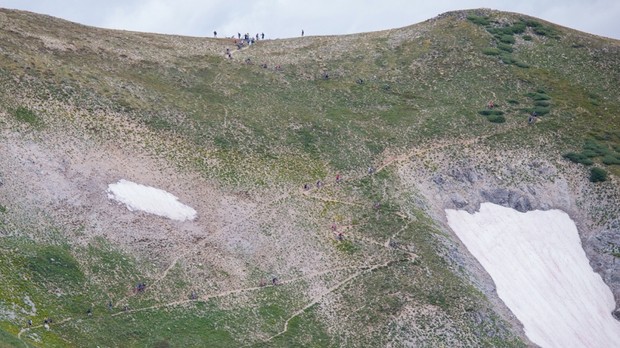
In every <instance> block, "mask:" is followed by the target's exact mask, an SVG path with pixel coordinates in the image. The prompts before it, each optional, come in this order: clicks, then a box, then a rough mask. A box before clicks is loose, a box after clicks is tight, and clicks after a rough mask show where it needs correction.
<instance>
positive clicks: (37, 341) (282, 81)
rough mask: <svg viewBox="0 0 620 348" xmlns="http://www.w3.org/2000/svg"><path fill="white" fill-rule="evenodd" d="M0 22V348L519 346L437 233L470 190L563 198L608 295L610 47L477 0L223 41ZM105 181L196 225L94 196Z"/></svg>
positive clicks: (612, 207)
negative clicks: (132, 188)
mask: <svg viewBox="0 0 620 348" xmlns="http://www.w3.org/2000/svg"><path fill="white" fill-rule="evenodd" d="M0 36H1V37H0V86H1V88H0V129H1V131H0V151H1V152H2V156H0V183H1V185H0V192H1V194H0V234H2V238H0V248H1V249H2V258H0V279H1V282H2V284H3V285H2V286H1V287H0V341H2V342H3V344H5V345H7V346H15V345H20V344H22V345H23V344H25V345H28V346H78V347H82V346H97V345H99V346H149V347H150V346H154V347H167V346H172V347H177V346H214V347H216V346H222V347H229V346H257V347H259V346H260V347H262V346H283V347H291V346H321V347H322V346H354V347H368V346H411V345H413V346H432V347H436V346H442V345H443V346H525V345H528V344H529V342H528V341H527V338H526V337H525V335H524V333H523V330H522V328H521V327H520V324H519V323H518V321H517V320H516V319H515V318H514V317H513V316H512V314H511V313H510V312H509V310H508V309H507V308H506V307H505V306H504V305H503V303H502V302H501V301H500V300H499V299H498V298H497V295H496V293H495V291H494V285H493V283H492V281H490V280H489V277H488V275H486V273H485V272H484V271H483V270H482V269H481V267H480V265H479V264H478V263H477V262H476V261H475V260H474V259H473V258H472V257H471V256H470V255H469V254H468V253H467V250H466V249H465V248H464V247H463V246H462V245H461V244H460V242H459V241H458V239H457V238H456V237H455V236H454V235H453V234H452V232H451V231H450V230H449V229H448V228H447V226H446V225H445V217H444V215H443V209H444V208H455V207H458V208H463V209H468V210H474V209H476V207H477V204H479V203H480V202H481V201H486V200H491V201H495V202H497V203H500V204H503V205H509V206H513V207H516V208H518V209H522V210H529V209H548V208H560V209H563V210H565V211H567V212H568V213H569V214H570V215H571V216H572V217H573V219H575V221H576V222H577V224H578V227H579V229H580V233H581V236H582V242H583V244H584V249H585V250H586V253H587V254H588V257H589V258H590V260H591V263H592V265H593V267H594V268H595V271H597V272H599V273H600V274H601V276H602V277H603V279H604V280H605V281H606V282H607V283H608V284H609V285H610V287H611V288H612V291H614V294H615V296H616V299H617V301H618V299H619V298H620V277H619V276H618V275H619V274H620V269H619V268H618V267H619V266H617V264H618V263H617V262H616V259H617V258H618V257H619V256H620V246H619V245H618V238H620V227H619V226H620V222H619V221H618V216H619V215H618V210H619V207H618V205H617V202H618V201H619V200H620V192H619V188H618V179H617V177H618V175H619V174H620V166H619V165H618V163H620V117H619V112H620V99H619V98H620V97H619V96H620V94H619V93H618V87H617V86H618V85H619V83H620V81H618V79H619V76H620V71H619V70H620V54H619V53H620V44H619V43H618V42H617V41H614V40H610V39H603V38H599V37H595V36H592V35H588V34H584V33H580V32H576V31H573V30H570V29H567V28H562V27H559V26H556V25H553V24H551V23H547V22H544V21H541V20H538V19H534V18H530V17H526V16H522V15H518V14H512V13H504V12H496V11H490V10H472V11H463V12H452V13H448V14H445V15H441V16H439V17H437V18H434V19H431V20H428V21H426V22H423V23H419V24H416V25H413V26H410V27H406V28H400V29H393V30H389V31H381V32H373V33H364V34H356V35H348V36H333V37H304V38H296V39H286V40H267V41H259V42H258V43H257V44H255V45H253V46H251V47H248V48H243V49H241V50H237V49H236V47H235V46H234V43H233V42H231V40H229V39H205V38H190V37H178V36H166V35H156V34H146V33H133V32H124V31H112V30H103V29H97V28H91V27H85V26H81V25H77V24H74V23H69V22H65V21H62V20H58V19H55V18H51V17H46V16H41V15H36V14H32V13H27V12H20V11H9V10H1V11H0ZM226 48H230V49H231V51H232V56H233V58H232V59H228V58H226V57H225V54H224V53H225V51H226ZM263 64H264V65H265V66H266V67H263ZM276 66H280V67H281V69H275V67H276ZM325 75H327V76H328V78H325ZM489 100H493V101H494V104H495V105H496V106H495V107H494V108H493V109H488V108H486V105H487V102H488V101H489ZM533 111H536V112H537V114H539V115H540V117H539V119H538V120H537V122H535V123H533V124H528V116H529V115H530V114H531V113H532V112H533ZM569 153H572V154H573V155H568V154H569ZM566 155H568V156H566ZM565 157H569V158H573V159H575V160H576V162H581V163H585V164H587V163H590V162H592V163H593V164H591V166H595V167H598V168H601V169H603V170H604V171H605V173H607V178H606V179H607V180H606V181H603V182H598V183H592V182H590V181H589V180H588V178H589V175H590V172H589V167H587V166H586V165H585V164H578V163H574V162H572V161H570V160H568V159H567V158H565ZM369 167H373V168H374V171H373V172H372V173H369V171H368V168H369ZM337 174H340V175H342V178H343V181H342V182H341V183H336V182H335V180H334V179H335V177H336V175H337ZM121 178H124V179H128V180H132V181H136V182H139V183H142V184H146V185H151V186H155V187H159V188H162V189H165V190H167V191H169V192H171V193H173V194H175V195H176V196H178V197H179V199H180V200H181V201H182V202H184V203H186V204H188V205H190V206H192V207H193V208H195V209H196V210H197V211H198V215H199V217H198V219H197V220H196V221H193V222H175V221H171V220H166V219H164V218H158V217H154V216H150V215H148V214H145V213H139V212H130V211H128V210H126V209H125V208H124V207H121V206H118V205H116V204H112V203H111V202H110V201H109V200H108V199H107V196H106V194H105V190H106V188H107V185H108V184H110V183H113V182H115V181H117V180H118V179H121ZM317 180H321V181H323V182H324V185H323V186H322V187H320V188H318V187H316V185H315V183H316V182H317ZM304 184H309V185H310V187H311V189H309V190H304V189H303V185H304ZM332 225H334V226H335V228H336V230H337V232H343V234H344V240H343V241H339V240H338V239H337V238H335V233H334V231H333V230H332ZM273 278H277V279H278V284H279V285H277V286H273V285H272V284H271V283H272V279H273ZM138 282H144V283H146V284H147V288H146V291H144V292H139V293H137V292H135V291H134V287H135V285H136V284H137V283H138ZM89 309H90V312H89ZM46 318H51V319H52V323H51V324H49V326H50V329H49V330H46V329H45V328H44V326H43V325H44V320H45V319H46ZM28 319H31V320H32V327H29V326H28V324H27V321H28Z"/></svg>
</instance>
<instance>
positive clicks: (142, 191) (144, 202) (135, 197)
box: [106, 179, 196, 221]
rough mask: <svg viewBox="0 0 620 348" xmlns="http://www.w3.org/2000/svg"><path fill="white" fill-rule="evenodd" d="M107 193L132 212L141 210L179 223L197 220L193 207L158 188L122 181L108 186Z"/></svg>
mask: <svg viewBox="0 0 620 348" xmlns="http://www.w3.org/2000/svg"><path fill="white" fill-rule="evenodd" d="M106 192H107V194H108V198H110V199H113V200H115V201H118V202H121V203H124V204H125V205H126V206H127V209H129V210H131V211H134V210H141V211H144V212H147V213H150V214H155V215H159V216H163V217H167V218H169V219H173V220H179V221H185V220H193V219H195V218H196V211H195V210H194V209H193V208H192V207H189V206H187V205H185V204H183V203H181V202H179V201H178V200H177V197H176V196H174V195H173V194H171V193H169V192H166V191H164V190H160V189H158V188H154V187H151V186H144V185H140V184H136V183H135V182H131V181H128V180H125V179H121V180H119V182H117V183H116V184H110V185H108V190H107V191H106Z"/></svg>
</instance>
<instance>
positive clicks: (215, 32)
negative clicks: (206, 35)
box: [213, 30, 217, 38]
mask: <svg viewBox="0 0 620 348" xmlns="http://www.w3.org/2000/svg"><path fill="white" fill-rule="evenodd" d="M213 37H215V38H217V31H215V30H214V31H213Z"/></svg>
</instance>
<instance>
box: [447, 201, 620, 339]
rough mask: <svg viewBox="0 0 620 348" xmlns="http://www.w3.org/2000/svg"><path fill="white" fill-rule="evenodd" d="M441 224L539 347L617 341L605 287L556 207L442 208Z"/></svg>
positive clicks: (619, 327) (617, 326)
mask: <svg viewBox="0 0 620 348" xmlns="http://www.w3.org/2000/svg"><path fill="white" fill-rule="evenodd" d="M446 215H447V219H448V225H449V226H450V228H452V230H454V232H455V233H456V235H457V236H458V237H459V238H460V239H461V241H463V243H464V244H465V246H466V247H467V249H468V250H469V252H471V254H472V255H473V256H474V257H475V258H476V259H477V260H478V261H479V262H480V264H482V266H483V267H484V269H485V270H486V271H487V272H488V273H489V274H490V275H491V278H493V281H494V282H495V285H496V286H497V294H498V295H499V297H500V298H501V299H502V301H504V303H505V304H506V305H507V306H508V308H510V310H511V311H512V312H513V313H514V314H515V316H516V317H517V318H518V319H519V320H520V321H521V323H523V327H524V329H525V334H526V335H527V337H528V338H529V339H530V340H531V341H532V342H534V343H536V344H538V345H540V346H541V347H545V348H546V347H620V322H618V321H616V320H615V319H614V318H613V317H612V315H611V312H612V311H613V310H614V308H615V302H614V298H613V295H612V293H611V290H610V289H609V288H608V287H607V285H606V284H605V283H604V282H603V280H602V279H601V277H600V276H599V275H598V274H596V273H594V271H593V270H592V268H591V267H590V264H589V262H588V259H587V257H586V254H585V252H584V250H583V248H582V247H581V241H580V239H579V234H578V233H577V227H576V226H575V223H574V222H573V221H572V220H571V219H570V217H569V216H568V214H566V213H564V212H563V211H561V210H549V211H539V210H537V211H530V212H526V213H520V212H518V211H516V210H514V209H510V208H505V207H502V206H499V205H495V204H492V203H483V204H481V206H480V211H479V212H476V213H474V214H469V213H468V212H467V211H460V210H459V211H457V210H452V209H446Z"/></svg>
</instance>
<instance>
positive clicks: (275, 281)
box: [271, 277, 278, 286]
mask: <svg viewBox="0 0 620 348" xmlns="http://www.w3.org/2000/svg"><path fill="white" fill-rule="evenodd" d="M271 285H273V286H276V285H278V278H276V277H273V278H272V279H271Z"/></svg>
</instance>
